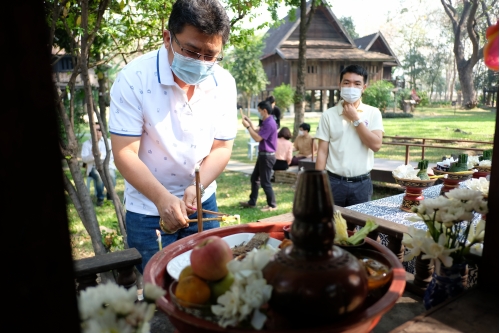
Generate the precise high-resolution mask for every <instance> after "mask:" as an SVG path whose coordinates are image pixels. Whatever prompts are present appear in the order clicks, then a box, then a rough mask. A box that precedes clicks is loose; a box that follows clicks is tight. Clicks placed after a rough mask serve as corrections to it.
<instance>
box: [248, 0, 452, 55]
mask: <svg viewBox="0 0 500 333" xmlns="http://www.w3.org/2000/svg"><path fill="white" fill-rule="evenodd" d="M328 3H330V5H331V9H332V12H333V13H334V14H335V16H336V17H337V18H341V17H351V18H352V20H353V22H354V26H355V28H356V32H357V33H358V34H359V36H360V37H363V36H366V35H370V34H373V33H375V32H377V31H382V33H383V34H384V37H385V38H386V39H387V41H388V43H389V44H390V45H391V48H393V50H394V51H396V50H395V49H397V45H393V44H395V43H397V41H396V40H393V38H392V36H394V35H395V31H394V29H397V27H398V26H401V25H404V24H407V22H408V21H409V20H411V17H412V16H413V15H412V13H409V12H407V13H405V14H400V13H401V10H402V9H403V8H405V7H407V6H411V7H413V8H416V9H414V10H417V11H418V13H422V12H423V11H428V10H431V9H438V10H443V9H442V5H441V2H440V1H439V0H328ZM418 13H417V15H418ZM286 14H287V9H286V8H285V7H282V8H281V10H279V11H278V17H279V18H284V17H285V16H286ZM270 19H271V16H270V14H269V13H268V12H267V10H266V9H265V8H263V9H261V16H260V17H259V20H255V21H254V22H253V23H249V26H252V27H256V26H257V25H258V23H260V22H262V20H270ZM388 20H389V21H390V22H388ZM256 21H258V22H256ZM265 30H267V29H265ZM265 30H264V31H262V33H264V32H265Z"/></svg>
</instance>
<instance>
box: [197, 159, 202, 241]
mask: <svg viewBox="0 0 500 333" xmlns="http://www.w3.org/2000/svg"><path fill="white" fill-rule="evenodd" d="M195 175H196V210H197V211H198V233H200V232H202V231H203V213H202V207H201V189H200V166H199V165H197V166H196V169H195Z"/></svg>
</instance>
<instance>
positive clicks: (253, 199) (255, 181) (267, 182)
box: [248, 154, 276, 207]
mask: <svg viewBox="0 0 500 333" xmlns="http://www.w3.org/2000/svg"><path fill="white" fill-rule="evenodd" d="M275 162H276V156H275V155H260V154H259V156H258V157H257V162H256V163H255V168H254V169H253V173H252V177H250V182H251V184H252V193H250V201H248V204H250V205H252V206H255V205H256V204H257V198H258V197H259V178H260V186H261V187H262V189H263V190H264V193H266V200H267V205H268V206H269V207H276V198H275V197H274V191H273V187H272V185H271V173H272V170H273V166H274V163H275Z"/></svg>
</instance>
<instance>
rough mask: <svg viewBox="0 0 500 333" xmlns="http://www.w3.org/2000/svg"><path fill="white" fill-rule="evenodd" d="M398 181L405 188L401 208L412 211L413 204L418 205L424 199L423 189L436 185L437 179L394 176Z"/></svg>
mask: <svg viewBox="0 0 500 333" xmlns="http://www.w3.org/2000/svg"><path fill="white" fill-rule="evenodd" d="M393 177H394V180H396V183H397V184H398V185H400V186H401V187H404V188H405V195H404V196H403V202H401V206H400V208H401V210H404V211H405V212H410V213H411V208H412V207H413V206H418V205H419V204H420V201H422V200H424V195H423V193H422V191H423V190H424V189H425V188H427V187H431V186H433V185H434V183H435V182H436V180H437V179H430V180H421V179H403V178H398V177H396V176H393Z"/></svg>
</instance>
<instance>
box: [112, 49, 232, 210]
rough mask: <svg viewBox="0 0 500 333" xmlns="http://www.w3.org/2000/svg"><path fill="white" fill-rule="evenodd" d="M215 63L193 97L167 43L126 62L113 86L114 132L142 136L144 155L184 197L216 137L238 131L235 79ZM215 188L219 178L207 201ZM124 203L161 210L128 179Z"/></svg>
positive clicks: (171, 188)
mask: <svg viewBox="0 0 500 333" xmlns="http://www.w3.org/2000/svg"><path fill="white" fill-rule="evenodd" d="M214 66H216V67H215V73H214V75H212V77H209V78H208V79H206V80H205V81H203V82H201V83H200V84H198V85H196V86H195V91H194V94H193V96H192V98H191V100H190V101H189V102H188V99H187V94H186V93H185V91H184V90H182V89H181V88H180V87H179V86H178V85H177V83H175V82H174V77H173V74H172V70H171V69H170V65H169V63H168V55H167V50H166V49H165V47H164V46H162V47H161V48H160V49H159V50H158V51H153V52H149V53H147V54H145V55H143V56H141V57H139V58H137V59H134V60H133V61H132V62H130V63H129V64H128V65H127V66H125V67H124V68H123V69H122V70H121V71H120V73H119V75H118V77H117V78H116V80H115V82H114V84H113V86H112V88H111V106H110V119H109V131H110V133H112V134H115V135H123V136H137V137H140V138H141V142H140V148H139V158H140V159H141V161H142V162H144V164H145V165H146V166H147V167H148V168H149V170H150V171H151V173H152V174H153V175H154V176H155V177H156V179H158V181H159V182H160V183H161V184H162V185H163V186H165V188H166V189H167V190H168V191H169V192H170V193H172V194H174V195H176V196H177V197H179V198H182V196H183V195H184V190H185V189H186V187H188V186H189V185H190V184H191V183H192V182H193V181H194V178H195V167H196V166H197V165H198V164H200V163H201V162H202V161H203V159H204V158H205V157H206V156H207V155H208V154H209V153H210V150H211V148H212V144H213V142H214V140H232V139H234V138H235V137H236V130H237V112H236V111H237V109H236V102H237V101H236V84H235V81H234V78H233V77H232V76H231V74H230V73H229V72H228V71H226V70H225V69H223V68H222V67H220V66H219V65H214ZM216 188H217V184H216V182H215V181H214V182H213V183H212V184H210V185H209V186H207V188H206V190H205V195H204V196H203V197H202V201H205V200H206V199H208V198H209V197H210V196H211V195H212V194H213V193H215V190H216ZM125 205H126V208H127V210H129V211H131V212H135V213H138V214H145V215H159V214H158V210H157V209H156V206H155V205H154V203H153V202H152V201H150V200H149V199H148V198H146V197H145V196H144V195H143V194H142V193H140V192H139V191H137V190H136V189H135V188H134V187H133V186H132V185H131V184H129V183H128V182H127V181H125Z"/></svg>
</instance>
